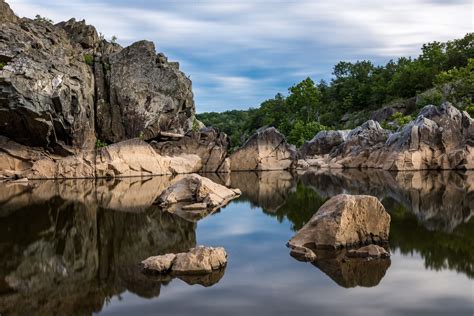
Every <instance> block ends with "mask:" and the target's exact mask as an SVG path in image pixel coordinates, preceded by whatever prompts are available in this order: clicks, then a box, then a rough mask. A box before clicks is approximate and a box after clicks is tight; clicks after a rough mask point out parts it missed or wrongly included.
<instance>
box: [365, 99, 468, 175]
mask: <svg viewBox="0 0 474 316" xmlns="http://www.w3.org/2000/svg"><path fill="white" fill-rule="evenodd" d="M368 158H369V159H368V161H367V163H366V166H368V167H376V168H383V169H386V170H421V169H474V120H473V119H472V118H471V117H470V116H469V114H468V113H467V112H461V111H459V110H458V109H456V108H455V107H454V106H452V105H451V104H449V103H444V104H442V105H441V106H440V107H435V106H433V105H428V106H426V107H425V108H423V109H422V110H421V112H420V114H419V115H418V117H417V118H416V119H415V120H414V121H412V122H410V123H408V124H407V125H406V126H404V127H403V128H402V129H401V130H400V131H399V132H396V133H394V134H392V135H391V136H390V137H389V139H388V140H387V142H386V143H385V146H384V147H383V148H382V149H380V150H378V151H376V152H374V153H372V154H371V155H370V157H368Z"/></svg>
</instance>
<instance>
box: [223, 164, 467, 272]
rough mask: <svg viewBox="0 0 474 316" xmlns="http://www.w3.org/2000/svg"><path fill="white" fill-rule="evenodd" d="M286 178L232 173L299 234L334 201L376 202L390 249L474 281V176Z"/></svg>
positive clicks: (326, 174) (318, 174) (330, 173)
mask: <svg viewBox="0 0 474 316" xmlns="http://www.w3.org/2000/svg"><path fill="white" fill-rule="evenodd" d="M290 176H291V174H289V173H286V172H283V173H279V172H266V173H263V174H259V173H233V174H231V180H232V181H231V184H232V186H233V187H235V188H239V189H241V190H242V193H243V194H242V197H243V198H246V199H248V200H250V201H251V203H252V204H254V205H257V206H260V207H261V208H262V209H263V211H264V213H266V214H268V215H269V216H272V217H276V218H277V219H278V220H279V221H280V222H281V221H283V220H284V219H287V220H289V221H290V222H291V223H292V229H293V230H295V231H296V230H299V229H300V228H301V227H302V226H303V225H304V224H305V223H306V222H307V221H308V220H309V219H310V218H311V216H312V215H313V214H314V213H315V212H316V211H317V210H318V209H319V207H320V206H321V205H322V204H323V203H324V202H325V201H326V200H327V199H328V198H330V197H332V196H334V195H337V194H340V193H348V194H368V195H373V196H376V197H378V198H379V199H380V200H381V201H382V203H383V204H384V206H385V208H386V209H387V211H388V212H389V213H390V214H391V216H392V224H391V233H390V243H391V247H392V248H395V249H400V251H401V252H402V253H403V254H410V253H413V252H419V253H420V254H421V256H422V257H423V259H424V260H425V264H426V266H427V267H429V268H432V269H436V270H439V269H451V270H455V271H458V272H461V273H464V274H466V275H467V276H469V277H474V249H473V248H472V247H471V245H472V244H473V243H474V240H473V238H474V235H473V234H472V230H473V229H474V227H473V225H474V219H473V217H472V215H473V213H474V172H472V171H465V172H455V171H420V172H403V173H402V172H399V173H390V172H387V171H379V170H356V169H348V170H339V171H337V170H316V171H309V172H306V173H305V174H303V175H299V176H295V177H294V178H293V177H292V178H290Z"/></svg>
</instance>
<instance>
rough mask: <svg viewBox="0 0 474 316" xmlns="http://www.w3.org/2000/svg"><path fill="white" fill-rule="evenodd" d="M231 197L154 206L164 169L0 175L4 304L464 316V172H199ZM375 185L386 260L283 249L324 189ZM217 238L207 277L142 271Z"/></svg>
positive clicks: (38, 310) (112, 311)
mask: <svg viewBox="0 0 474 316" xmlns="http://www.w3.org/2000/svg"><path fill="white" fill-rule="evenodd" d="M208 176H209V177H210V178H212V180H214V181H216V182H220V183H222V184H226V185H230V186H232V187H236V188H239V189H241V190H242V192H243V194H242V196H241V197H240V198H239V199H237V200H234V201H232V202H231V203H230V204H229V205H227V206H226V207H224V208H222V209H221V210H220V211H219V212H217V213H214V214H212V215H209V216H207V217H204V218H203V219H200V220H199V219H196V218H183V217H182V216H178V215H176V214H170V213H168V212H166V211H164V210H161V209H159V208H158V207H157V206H155V205H153V201H154V200H155V199H156V197H157V196H158V195H159V194H160V192H161V191H162V190H163V189H164V188H166V186H168V185H169V184H170V183H171V182H172V181H174V180H173V179H171V178H170V177H154V178H150V179H137V178H130V179H124V180H121V181H120V180H113V181H106V180H67V181H38V182H31V183H30V184H28V185H25V184H5V183H3V184H0V314H1V315H24V314H29V315H35V314H40V315H90V314H103V315H157V314H158V315H190V314H192V315H222V314H224V315H293V314H294V315H313V314H318V315H326V314H327V315H473V313H474V301H473V295H474V294H473V284H474V283H473V277H474V219H473V218H472V214H474V173H470V172H467V173H456V172H416V173H398V174H393V173H387V172H380V171H377V172H376V171H364V172H362V171H356V170H352V171H343V172H342V171H341V172H332V173H331V172H307V173H306V174H300V175H297V174H295V175H292V174H290V173H287V172H265V173H258V174H257V173H234V174H232V175H231V176H221V177H218V176H216V175H208ZM339 193H349V194H370V195H374V196H377V197H378V198H379V199H380V200H381V201H382V203H383V204H384V205H385V207H386V209H387V211H388V212H389V213H390V214H391V217H392V222H391V231H390V244H389V249H390V252H391V254H392V256H391V259H390V260H382V261H372V262H369V263H366V262H365V263H364V262H359V263H357V264H354V263H352V264H350V263H348V262H344V261H343V260H341V257H342V255H343V254H342V255H341V254H339V255H338V254H337V253H331V254H328V255H327V256H325V255H324V254H323V255H320V256H319V259H318V261H316V262H315V263H314V264H311V263H304V262H299V261H297V260H295V259H294V258H292V257H291V256H290V255H289V251H288V248H286V246H285V244H286V242H287V241H288V240H289V239H290V238H291V237H292V236H293V235H294V233H295V231H297V230H298V229H299V228H301V227H302V226H303V225H304V223H305V222H307V221H308V220H309V218H310V217H311V216H312V215H313V213H314V212H315V211H316V210H317V209H318V208H319V206H321V205H322V204H323V203H324V201H326V200H327V199H328V198H329V197H331V196H334V195H336V194H339ZM196 244H203V245H208V246H223V247H225V249H226V250H227V252H228V255H229V257H228V265H227V267H226V269H225V270H223V271H218V272H216V273H214V274H213V275H210V276H208V277H206V278H188V279H183V280H181V279H178V278H175V279H171V278H160V277H149V276H145V275H143V274H141V273H140V271H139V269H138V267H137V263H139V262H140V261H141V260H143V259H145V258H147V257H148V256H151V255H157V254H162V253H166V252H177V251H184V250H186V249H188V248H190V247H192V246H195V245H196Z"/></svg>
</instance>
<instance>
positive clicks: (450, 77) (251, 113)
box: [197, 33, 474, 147]
mask: <svg viewBox="0 0 474 316" xmlns="http://www.w3.org/2000/svg"><path fill="white" fill-rule="evenodd" d="M332 75H333V77H332V79H331V80H330V82H326V81H324V80H321V81H319V82H314V81H313V80H312V79H311V78H309V77H308V78H306V79H304V80H303V81H301V82H299V83H297V84H295V85H293V86H292V87H290V88H289V89H288V94H287V95H283V94H281V93H278V94H277V95H275V97H274V98H271V99H269V100H266V101H264V102H262V103H261V105H260V106H259V107H258V108H250V109H248V110H233V111H226V112H222V113H217V112H208V113H202V114H198V115H197V118H198V119H199V120H200V121H202V122H203V123H204V124H205V125H206V126H214V127H217V128H219V129H220V130H222V131H224V132H225V133H226V134H228V135H229V137H230V139H231V143H232V146H234V147H236V146H240V145H241V144H242V143H243V141H245V139H246V138H247V137H248V136H249V135H250V134H252V133H253V132H254V131H255V130H256V129H258V128H260V127H264V126H274V127H276V128H277V129H278V130H279V131H280V132H282V133H283V134H284V135H286V137H287V139H288V141H289V142H290V143H292V144H295V145H297V146H300V145H302V144H303V142H304V141H305V140H308V139H311V138H312V137H313V136H314V135H315V134H316V133H317V132H319V131H321V130H325V129H336V128H341V127H353V126H351V123H350V122H351V117H362V118H363V119H367V118H368V117H369V115H370V113H371V112H372V111H374V110H377V109H380V108H382V107H383V106H384V105H386V104H388V103H390V102H394V101H396V100H401V99H407V98H412V97H415V96H417V95H421V96H423V98H419V99H420V100H418V102H417V104H418V107H421V106H424V105H426V104H428V103H433V104H437V103H441V102H442V101H451V102H452V103H453V104H454V105H455V106H457V107H459V108H461V109H463V110H467V111H468V112H470V113H471V115H472V114H473V112H474V102H473V94H474V33H468V34H466V35H465V36H464V37H463V38H461V39H455V40H452V41H448V42H443V43H441V42H432V43H428V44H424V45H423V46H422V48H421V53H420V55H419V56H418V57H417V58H411V57H402V58H399V59H397V60H390V61H389V62H388V63H387V64H385V65H379V66H377V65H374V64H373V63H372V62H371V61H368V60H362V61H357V62H354V63H352V62H345V61H341V62H339V63H338V64H336V65H335V66H334V68H333V72H332ZM426 91H430V93H426ZM415 111H416V109H415ZM414 114H416V113H414ZM343 117H346V119H345V120H344V122H345V125H344V124H343V123H342V122H341V118H343ZM347 118H348V119H347ZM348 121H349V123H347V122H348Z"/></svg>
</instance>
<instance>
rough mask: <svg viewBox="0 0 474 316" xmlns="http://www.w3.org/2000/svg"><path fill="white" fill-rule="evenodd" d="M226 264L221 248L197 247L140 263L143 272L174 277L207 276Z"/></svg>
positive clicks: (225, 255) (223, 251)
mask: <svg viewBox="0 0 474 316" xmlns="http://www.w3.org/2000/svg"><path fill="white" fill-rule="evenodd" d="M226 264H227V253H226V251H225V250H224V248H222V247H216V248H213V247H205V246H198V247H195V248H191V249H190V250H189V251H188V252H182V253H178V254H172V253H169V254H166V255H161V256H154V257H149V258H148V259H146V260H143V261H142V269H143V271H144V272H149V273H150V272H152V273H168V272H171V273H172V274H174V275H188V274H207V273H211V272H212V271H215V270H219V269H220V268H223V267H224V266H225V265H226Z"/></svg>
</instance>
